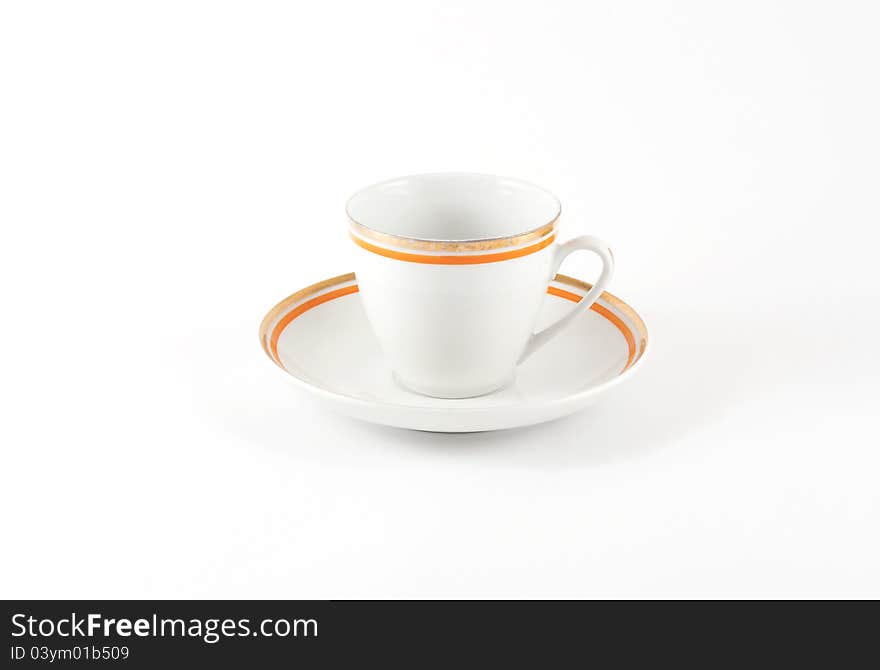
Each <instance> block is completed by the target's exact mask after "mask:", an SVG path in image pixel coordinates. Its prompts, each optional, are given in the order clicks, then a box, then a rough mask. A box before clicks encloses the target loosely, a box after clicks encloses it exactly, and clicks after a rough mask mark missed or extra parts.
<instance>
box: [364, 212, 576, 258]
mask: <svg viewBox="0 0 880 670" xmlns="http://www.w3.org/2000/svg"><path fill="white" fill-rule="evenodd" d="M348 220H349V227H350V228H351V230H352V231H353V232H354V233H356V234H357V235H358V236H359V237H363V238H364V239H367V240H371V241H373V242H377V243H379V244H385V245H388V246H392V247H400V248H401V249H410V250H413V251H445V252H449V253H458V252H468V251H491V250H493V249H506V248H507V247H518V246H521V245H523V244H528V243H529V242H535V241H537V240H540V239H541V238H542V237H546V236H547V235H549V234H550V233H552V232H553V230H554V229H555V228H556V224H557V222H558V221H559V214H557V215H556V216H555V217H554V218H553V220H552V221H550V223H547V224H544V225H542V226H540V227H538V228H535V229H533V230H529V231H526V232H524V233H517V234H516V235H510V236H508V237H492V238H486V239H480V240H422V239H419V238H417V237H404V236H402V235H392V234H391V233H382V232H379V231H378V230H373V229H372V228H367V227H366V226H365V225H364V224H362V223H358V222H357V221H355V220H354V219H352V218H351V217H350V216H349V217H348Z"/></svg>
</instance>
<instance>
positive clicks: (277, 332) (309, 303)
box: [269, 284, 358, 368]
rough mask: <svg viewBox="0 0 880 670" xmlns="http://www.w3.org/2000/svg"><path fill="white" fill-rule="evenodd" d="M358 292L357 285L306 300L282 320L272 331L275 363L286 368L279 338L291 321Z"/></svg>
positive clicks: (270, 342)
mask: <svg viewBox="0 0 880 670" xmlns="http://www.w3.org/2000/svg"><path fill="white" fill-rule="evenodd" d="M357 292H358V287H357V284H354V285H353V286H346V287H344V288H338V289H336V290H335V291H330V292H329V293H325V294H323V295H319V296H318V297H317V298H312V299H311V300H306V301H305V302H304V303H303V304H302V305H300V306H299V307H297V308H296V309H293V310H291V311H289V312H288V313H287V314H285V315H284V318H282V319H281V321H279V322H278V324H277V325H276V326H275V328H274V329H273V330H272V337H271V338H270V339H269V351H270V352H272V358H273V359H275V362H276V363H277V364H278V365H279V366H281V367H282V368H284V365H282V363H281V359H280V358H279V357H278V338H279V337H281V333H283V332H284V329H285V328H287V326H288V324H289V323H290V322H291V321H293V320H294V319H295V318H296V317H298V316H300V315H301V314H304V313H305V312H308V311H309V310H310V309H312V308H313V307H317V306H318V305H323V304H324V303H325V302H329V301H331V300H335V299H336V298H341V297H342V296H344V295H348V294H349V293H357Z"/></svg>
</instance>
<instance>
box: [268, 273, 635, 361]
mask: <svg viewBox="0 0 880 670" xmlns="http://www.w3.org/2000/svg"><path fill="white" fill-rule="evenodd" d="M355 279H356V277H355V274H354V273H353V272H349V273H347V274H344V275H339V276H338V277H331V278H330V279H325V280H324V281H320V282H318V283H317V284H312V285H311V286H306V287H305V288H304V289H301V290H299V291H297V292H296V293H293V294H291V295H289V296H287V297H286V298H284V300H282V301H281V302H279V303H278V304H277V305H275V306H274V307H273V308H272V309H270V310H269V313H268V314H266V316H265V317H263V320H262V322H261V323H260V346H262V347H263V351H265V352H266V355H267V356H268V357H269V358H271V359H272V361H273V362H274V363H275V364H276V365H278V366H279V367H280V368H281V369H282V370H285V372H286V371H287V369H286V368H285V367H284V365H283V364H282V363H281V358H280V356H277V355H273V353H272V351H271V350H270V344H269V341H268V340H269V338H268V337H267V335H269V328H270V327H271V326H272V324H273V323H274V322H275V321H276V320H277V319H278V318H279V317H282V318H283V317H284V316H285V315H286V314H287V313H289V312H292V310H290V307H292V306H293V305H296V304H297V303H299V302H302V301H304V300H306V299H308V298H311V297H312V296H314V295H315V294H317V293H320V292H321V291H324V290H326V289H328V288H331V287H333V286H337V285H340V284H347V283H349V282H351V281H354V280H355ZM553 281H555V282H558V283H560V284H567V285H568V286H572V287H574V288H577V289H580V290H582V291H585V292H588V291H589V290H590V289H592V288H593V285H592V284H590V283H589V282H585V281H581V280H580V279H575V278H574V277H569V276H568V275H563V274H557V275H556V276H555V277H554V278H553ZM352 288H353V289H354V290H352V291H350V292H349V293H345V294H344V295H350V294H351V293H355V292H357V290H356V289H357V286H356V285H355V286H354V287H352ZM549 288H552V287H548V289H549ZM548 292H549V291H548ZM551 295H552V294H551ZM334 297H342V295H336V296H334ZM580 297H583V296H580ZM329 299H332V298H329ZM599 299H600V300H604V301H605V302H607V303H608V304H609V305H611V306H612V307H614V308H615V309H616V310H618V311H619V312H621V313H622V314H623V315H624V316H626V318H627V319H629V321H630V323H631V324H632V325H633V326H634V327H635V329H636V330H637V331H638V336H639V342H638V344H639V346H638V352H637V353H636V355H635V356H634V357H632V360H631V361H628V362H627V365H626V367H624V369H623V370H622V371H621V374H622V373H623V372H625V371H626V370H628V369H629V368H630V367H632V366H633V365H635V363H636V362H637V361H638V360H639V359H640V358H641V357H642V356H643V355H644V353H645V348H646V347H647V345H648V328H647V326H646V325H645V322H644V321H643V320H642V317H641V316H639V314H638V312H636V311H635V310H634V309H633V308H632V307H630V306H629V305H627V304H626V303H625V302H624V301H623V300H621V299H620V298H618V297H617V296H616V295H613V294H611V293H608V291H603V292H602V295H601V296H599ZM318 304H322V303H317V304H313V305H311V307H317V306H318ZM593 306H595V303H594V305H593ZM311 307H309V309H311ZM600 307H601V305H600ZM306 311H308V310H303V311H302V312H300V314H297V316H300V315H301V314H302V313H305V312H306ZM597 313H600V312H598V311H597ZM600 314H601V313H600ZM612 314H613V313H612ZM602 316H603V318H605V319H606V320H608V321H611V319H608V318H607V316H605V315H604V314H602ZM294 318H295V317H294ZM292 321H293V319H290V321H288V322H287V323H286V324H284V328H286V327H287V326H288V325H290V322H292ZM611 322H612V323H614V322H613V321H611ZM279 325H280V322H279ZM614 325H617V324H614ZM624 326H626V324H624ZM284 328H281V329H280V330H279V331H278V333H277V337H273V338H272V339H273V340H274V341H275V343H276V345H277V341H278V339H279V338H280V337H281V333H282V332H283V331H284ZM617 328H618V330H620V327H619V326H617ZM276 329H277V326H276ZM627 330H628V331H629V332H630V334H631V335H635V333H633V332H632V328H630V327H628V326H627ZM621 334H622V335H623V336H624V339H626V333H625V332H622V331H621Z"/></svg>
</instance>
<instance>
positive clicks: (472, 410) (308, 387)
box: [259, 272, 651, 416]
mask: <svg viewBox="0 0 880 670" xmlns="http://www.w3.org/2000/svg"><path fill="white" fill-rule="evenodd" d="M352 281H354V282H356V281H357V278H356V276H355V273H353V272H349V273H346V274H342V275H337V276H336V277H330V278H329V279H324V280H322V281H319V282H315V283H314V284H311V285H309V286H306V287H304V288H302V289H300V290H299V291H296V292H294V293H292V294H290V295H289V296H287V297H286V298H284V299H283V300H281V301H279V302H278V303H277V304H276V305H274V306H273V307H272V308H271V309H270V310H269V311H268V312H267V313H266V315H265V316H264V317H263V320H262V321H261V323H260V329H259V336H260V345H261V346H262V348H263V352H264V353H265V354H266V355H267V356H268V357H269V360H270V361H272V363H274V364H275V366H276V367H277V368H279V369H280V370H281V371H282V372H284V373H285V375H286V377H287V378H288V380H290V381H292V382H293V383H294V384H295V385H296V386H298V387H300V388H302V389H303V390H304V391H306V392H309V393H315V394H317V395H318V396H319V397H322V398H323V399H325V400H329V401H332V402H340V401H341V402H343V403H344V404H346V405H349V406H352V407H359V408H363V409H367V410H369V409H375V408H380V409H387V410H392V411H393V410H409V411H413V412H421V413H428V414H433V413H440V414H444V415H447V416H448V415H449V414H450V413H451V414H456V415H467V416H470V415H475V414H482V413H489V412H496V411H498V410H508V409H511V408H515V407H518V406H526V405H527V406H529V407H531V408H535V409H537V408H552V407H558V406H559V405H563V404H568V403H577V404H581V403H584V402H586V401H587V400H589V399H590V398H591V397H593V396H596V395H599V394H601V393H603V392H605V391H607V390H609V389H611V388H613V387H615V386H617V385H618V384H620V383H621V382H622V381H624V380H626V379H630V378H631V377H632V376H633V375H634V374H635V373H636V372H637V371H638V370H640V369H641V368H642V366H643V365H644V361H645V359H646V358H647V357H648V353H649V351H650V350H651V345H650V343H651V338H650V337H649V333H648V328H647V325H646V324H645V321H644V319H643V318H642V317H641V315H640V314H639V313H638V312H637V311H636V310H635V309H634V308H633V307H632V306H630V305H629V304H628V303H626V302H624V301H623V300H621V299H620V298H618V297H617V296H615V295H614V294H612V293H609V292H608V291H603V292H602V295H601V296H600V297H599V300H605V301H606V302H609V303H610V304H612V305H613V306H615V307H617V308H618V309H622V310H623V311H625V312H626V313H627V316H628V317H629V318H630V319H631V320H632V321H633V325H634V326H636V328H638V329H639V330H640V331H641V333H640V334H641V336H642V337H641V339H640V340H639V341H638V343H637V344H640V345H641V352H640V353H638V354H637V356H636V359H635V360H634V361H633V362H632V363H631V364H630V365H629V366H628V367H626V368H625V369H624V370H622V371H621V372H620V373H619V374H618V375H617V376H615V377H613V378H611V379H608V380H606V381H604V382H602V383H600V384H598V385H596V386H591V387H589V388H586V389H583V390H581V391H577V392H575V393H571V394H567V395H564V396H561V397H558V398H553V399H550V400H545V401H534V400H532V401H525V402H519V403H517V402H511V403H510V404H505V405H497V406H492V407H473V406H471V407H468V406H460V405H459V404H460V403H467V402H468V400H472V398H455V399H443V398H433V399H434V400H437V401H438V403H443V404H442V405H435V406H430V405H407V404H403V403H397V402H388V401H385V400H365V399H363V398H358V397H355V396H351V395H346V394H344V393H339V392H338V391H332V390H330V389H327V388H325V387H323V386H320V385H318V384H316V383H314V382H311V381H308V380H306V379H303V378H302V377H299V376H297V375H296V374H294V373H293V372H291V371H290V370H288V369H287V368H285V367H284V366H283V365H282V364H281V363H280V362H279V361H278V360H276V359H275V357H273V356H272V354H271V352H270V350H269V348H268V346H267V344H266V339H267V338H266V335H267V333H268V330H269V327H270V325H271V324H272V323H273V322H274V321H275V320H276V319H277V318H278V316H279V315H280V314H282V313H284V312H285V311H286V310H288V309H289V307H290V306H291V305H293V304H296V303H297V302H299V301H300V300H301V299H302V298H304V297H306V296H308V295H311V294H312V293H314V292H316V291H322V290H324V289H327V288H330V287H332V286H336V285H338V284H347V283H349V282H352ZM551 281H555V282H558V283H561V284H566V285H568V286H572V287H575V288H578V289H579V290H583V291H589V290H590V289H591V288H592V284H590V283H589V282H586V281H583V280H581V279H577V278H575V277H571V276H568V275H564V274H561V273H560V274H557V275H556V276H555V277H553V279H552V280H551ZM355 286H356V284H355ZM354 292H356V291H353V292H352V293H354ZM339 297H342V296H339ZM596 302H597V303H598V300H597V301H596ZM319 306H320V305H316V307H319ZM632 334H633V335H635V333H632ZM487 395H491V394H487ZM478 397H485V396H478Z"/></svg>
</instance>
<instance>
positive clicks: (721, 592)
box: [0, 0, 880, 598]
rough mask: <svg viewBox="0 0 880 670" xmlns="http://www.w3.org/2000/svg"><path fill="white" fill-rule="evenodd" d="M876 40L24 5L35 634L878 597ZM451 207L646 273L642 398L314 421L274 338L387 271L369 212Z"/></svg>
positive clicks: (21, 230)
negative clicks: (366, 245) (207, 600)
mask: <svg viewBox="0 0 880 670" xmlns="http://www.w3.org/2000/svg"><path fill="white" fill-rule="evenodd" d="M878 21H880V13H878V9H877V5H876V3H872V2H864V3H854V2H823V3H819V2H767V1H761V2H736V3H720V2H713V3H707V2H638V3H636V2H621V1H619V0H615V1H608V2H591V3H583V2H551V1H549V0H542V1H541V2H511V1H508V2H476V1H473V0H472V1H469V2H431V3H427V2H376V1H373V2H320V3H292V2H284V3H268V2H203V3H197V2H177V1H176V2H157V1H153V2H149V3H147V2H143V3H134V2H125V3H121V2H76V3H72V2H56V3H50V2H40V3H34V2H6V3H3V5H2V9H0V101H2V102H0V226H2V244H0V280H2V284H0V285H2V314H0V319H2V322H3V325H2V330H0V337H2V348H0V380H2V381H0V384H2V396H0V400H2V420H0V431H2V435H0V437H2V468H0V504H2V508H0V516H2V538H3V539H2V545H3V548H2V551H0V595H2V596H4V597H77V596H80V597H259V598H274V597H279V598H306V597H309V598H311V597H317V598H329V597H441V598H442V597H605V596H610V597H720V596H730V597H810V596H817V597H832V596H855V597H858V596H873V597H878V596H880V570H878V567H877V566H878V564H880V530H878V529H880V493H878V473H880V428H878V421H880V418H878V409H877V404H878V397H880V392H878V380H880V356H878V345H877V329H878V327H880V318H878V310H880V280H878V277H880V270H878V265H880V262H878V259H880V256H878V254H880V249H878V244H880V234H878V225H880V192H878V183H880V158H878V156H880V131H878V126H880V122H878V119H880V94H878V64H880V46H878V45H880V42H878V39H877V26H878ZM442 170H466V171H479V172H489V173H500V174H504V175H510V176H516V177H521V178H524V179H528V180H530V181H534V182H536V183H538V184H541V185H543V186H546V187H547V188H549V189H551V190H552V191H554V192H555V193H557V194H558V195H559V197H560V198H561V200H562V202H563V211H564V215H563V225H562V230H561V237H562V238H566V237H570V236H573V235H576V234H579V233H582V232H590V233H593V234H597V235H600V236H602V237H604V238H606V239H607V240H609V241H610V242H611V244H612V246H613V248H614V250H615V253H616V258H617V274H616V277H615V280H614V285H613V287H612V291H613V292H614V293H616V294H617V295H619V296H621V297H622V298H623V299H624V300H626V301H628V302H629V303H630V304H632V305H633V306H634V307H636V309H638V310H639V311H640V312H641V313H642V315H643V316H644V317H645V320H646V321H647V324H648V327H649V330H650V332H651V337H652V345H653V352H652V354H651V358H650V359H649V360H648V362H647V364H646V366H645V367H644V369H643V370H642V372H641V373H640V375H639V376H638V377H637V378H636V379H635V380H633V381H632V382H630V383H628V384H626V385H624V386H621V387H620V388H619V389H618V390H617V392H616V393H614V394H612V395H610V396H609V397H608V398H607V400H605V401H604V402H603V403H601V404H599V405H597V406H595V407H593V408H591V409H589V410H587V411H585V412H583V413H581V414H578V415H575V416H573V417H571V418H568V419H565V420H562V421H559V422H556V423H553V424H548V425H544V426H538V427H533V428H528V429H523V430H515V431H505V432H499V433H484V434H476V435H438V434H426V433H414V432H407V431H402V430H396V429H387V428H380V427H376V426H371V425H367V424H362V423H358V422H355V421H352V420H349V419H343V418H340V417H337V416H335V415H332V414H328V413H326V412H325V411H323V410H320V409H318V408H317V407H315V406H314V405H313V404H312V403H311V402H310V400H309V399H308V398H306V397H304V396H302V395H300V394H299V392H298V391H297V390H296V389H294V388H292V387H291V386H290V385H289V383H288V382H287V380H286V379H284V375H283V373H282V372H280V371H279V370H278V369H277V368H276V367H275V366H274V365H272V363H271V362H270V361H269V360H268V359H267V358H266V357H265V355H264V354H263V352H262V351H261V349H260V347H259V344H258V340H257V327H258V325H259V322H260V319H261V318H262V316H263V314H264V313H265V311H266V310H267V309H268V308H269V307H271V306H272V305H273V304H274V303H275V302H277V301H278V300H280V299H281V298H283V297H284V296H286V295H288V294H289V293H292V292H293V291H295V290H297V289H299V288H301V287H303V286H305V285H307V284H311V283H313V282H315V281H318V280H321V279H324V278H326V277H330V276H333V275H336V274H340V273H343V272H347V271H349V270H350V255H349V254H350V253H353V252H352V251H351V249H350V248H349V244H350V243H349V242H348V240H347V238H346V228H345V220H344V214H343V205H344V202H345V200H346V198H347V196H348V195H349V194H350V193H351V192H352V191H354V190H356V189H357V188H359V187H361V186H363V185H366V184H369V183H372V182H375V181H378V180H380V179H384V178H388V177H394V176H397V175H402V174H408V173H413V172H424V171H442ZM564 271H566V272H567V273H569V274H575V275H577V276H580V277H582V278H584V279H590V278H591V277H592V276H594V274H595V272H596V266H595V265H594V264H592V263H591V261H590V259H589V258H588V255H587V254H582V255H578V256H577V257H575V258H572V259H571V260H570V261H569V262H567V263H566V266H565V267H564Z"/></svg>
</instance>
